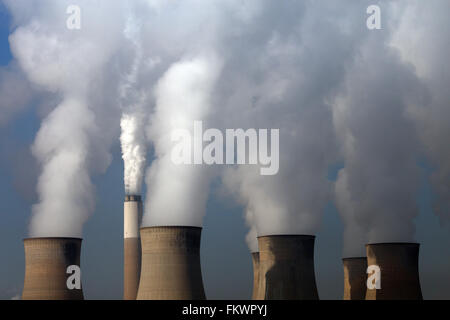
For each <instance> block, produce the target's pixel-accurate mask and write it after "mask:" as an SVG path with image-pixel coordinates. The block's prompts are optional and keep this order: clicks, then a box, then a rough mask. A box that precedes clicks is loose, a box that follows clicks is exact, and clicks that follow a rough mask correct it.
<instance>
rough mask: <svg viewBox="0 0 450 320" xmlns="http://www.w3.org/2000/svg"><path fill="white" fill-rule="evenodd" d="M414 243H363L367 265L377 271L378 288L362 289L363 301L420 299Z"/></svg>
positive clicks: (417, 254)
mask: <svg viewBox="0 0 450 320" xmlns="http://www.w3.org/2000/svg"><path fill="white" fill-rule="evenodd" d="M419 246H420V245H419V244H418V243H372V244H368V245H366V250H367V264H368V265H369V267H370V266H371V265H377V266H379V267H380V271H381V289H369V288H367V291H366V300H422V290H421V288H420V280H419Z"/></svg>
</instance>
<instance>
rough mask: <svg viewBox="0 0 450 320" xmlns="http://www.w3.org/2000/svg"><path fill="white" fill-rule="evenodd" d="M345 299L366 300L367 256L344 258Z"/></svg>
mask: <svg viewBox="0 0 450 320" xmlns="http://www.w3.org/2000/svg"><path fill="white" fill-rule="evenodd" d="M342 262H343V264H344V300H364V299H365V297H366V288H367V285H366V282H367V273H366V272H367V258H366V257H357V258H344V259H342Z"/></svg>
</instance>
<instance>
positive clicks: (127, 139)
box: [120, 16, 147, 195]
mask: <svg viewBox="0 0 450 320" xmlns="http://www.w3.org/2000/svg"><path fill="white" fill-rule="evenodd" d="M138 21H139V20H138V18H137V17H133V16H130V17H129V18H128V21H127V26H126V29H125V36H126V38H127V39H129V40H130V42H131V43H132V44H133V49H134V52H133V53H134V56H135V57H134V61H133V63H132V64H131V66H130V71H129V73H128V74H127V75H126V77H125V79H124V83H123V84H122V85H121V87H120V94H121V104H122V109H123V110H124V113H123V114H122V119H121V120H120V128H121V130H122V133H121V135H120V142H121V145H122V159H123V162H124V183H125V193H126V194H132V195H140V194H141V187H142V180H143V177H144V168H145V161H146V154H147V141H146V137H145V125H146V121H145V120H146V119H147V116H146V112H145V111H146V110H145V107H146V103H147V95H146V94H145V91H143V90H142V88H139V87H138V85H139V83H138V82H139V78H138V77H139V72H142V69H145V68H144V67H143V61H144V60H143V54H142V46H141V42H140V35H141V33H140V31H141V30H140V25H139V24H138ZM133 53H130V54H129V55H130V56H132V55H133Z"/></svg>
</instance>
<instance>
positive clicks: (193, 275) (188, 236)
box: [137, 226, 205, 300]
mask: <svg viewBox="0 0 450 320" xmlns="http://www.w3.org/2000/svg"><path fill="white" fill-rule="evenodd" d="M201 232H202V229H201V228H199V227H175V226H174V227H147V228H141V241H142V269H141V279H140V282H139V290H138V295H137V299H138V300H204V299H205V290H204V288H203V280H202V271H201V266H200V238H201Z"/></svg>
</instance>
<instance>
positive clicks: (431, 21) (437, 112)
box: [392, 0, 450, 226]
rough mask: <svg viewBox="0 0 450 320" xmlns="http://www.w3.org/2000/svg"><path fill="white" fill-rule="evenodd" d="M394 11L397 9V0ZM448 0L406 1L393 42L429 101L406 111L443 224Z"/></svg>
mask: <svg viewBox="0 0 450 320" xmlns="http://www.w3.org/2000/svg"><path fill="white" fill-rule="evenodd" d="M394 9H396V10H401V6H400V5H399V4H395V5H394ZM449 10H450V2H448V1H443V0H431V1H419V0H413V1H409V2H408V6H407V7H406V8H405V9H404V11H403V12H404V14H403V15H402V17H401V19H400V22H399V26H398V28H397V29H396V30H395V32H394V35H393V39H392V45H393V46H394V47H395V48H397V49H398V50H399V51H400V54H401V57H402V59H404V61H406V62H407V63H410V64H412V65H413V66H414V68H415V72H416V75H417V76H418V77H419V78H420V80H421V82H422V83H423V84H424V85H425V87H426V88H427V90H428V94H429V98H428V101H427V102H426V103H424V104H421V105H410V106H409V113H410V115H411V116H412V118H413V119H414V121H415V123H416V126H417V128H418V132H419V136H420V139H421V142H422V145H423V152H424V153H425V155H426V157H427V160H428V161H429V165H430V166H431V167H432V169H433V172H432V173H431V177H430V180H431V184H432V188H433V192H434V205H433V209H434V213H435V214H436V215H437V216H438V217H439V218H440V221H441V223H442V224H443V225H446V226H449V225H450V148H449V147H448V146H449V137H450V91H449V88H450V65H449V63H448V56H449V54H450V41H449V39H450V29H449V28H448V27H446V25H447V23H448V14H447V13H448V12H449Z"/></svg>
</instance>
